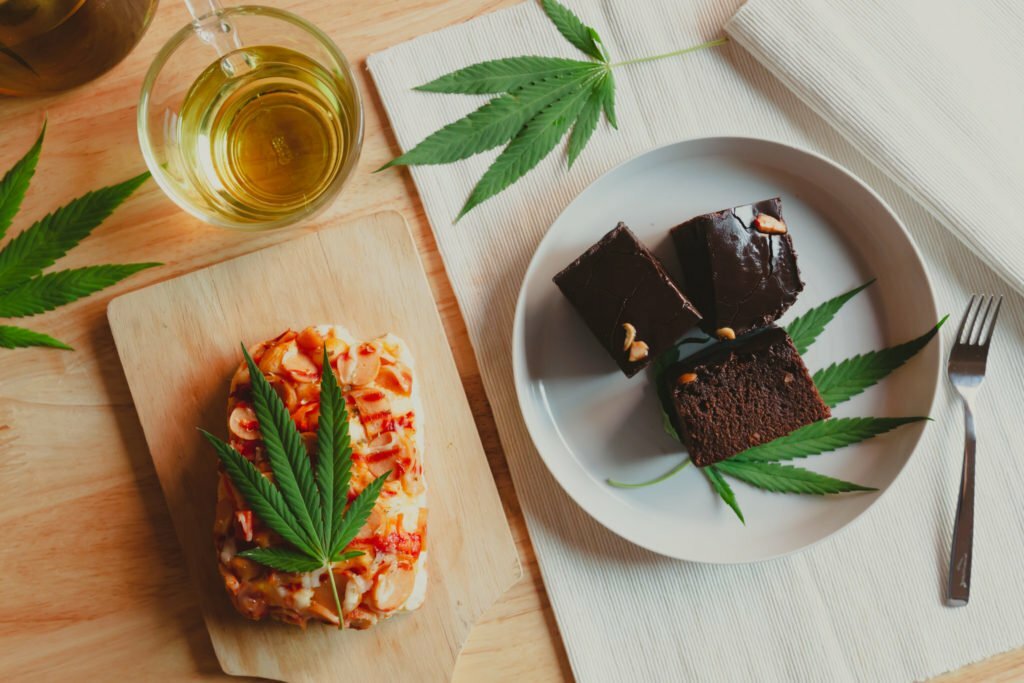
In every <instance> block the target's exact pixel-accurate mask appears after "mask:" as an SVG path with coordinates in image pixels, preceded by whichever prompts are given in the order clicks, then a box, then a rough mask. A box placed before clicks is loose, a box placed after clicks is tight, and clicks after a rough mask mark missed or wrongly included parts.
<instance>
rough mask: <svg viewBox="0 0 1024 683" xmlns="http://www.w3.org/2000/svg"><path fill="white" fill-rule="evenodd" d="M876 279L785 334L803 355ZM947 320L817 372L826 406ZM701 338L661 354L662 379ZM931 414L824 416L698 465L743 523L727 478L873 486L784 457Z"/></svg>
mask: <svg viewBox="0 0 1024 683" xmlns="http://www.w3.org/2000/svg"><path fill="white" fill-rule="evenodd" d="M872 282H874V280H871V281H869V282H867V283H865V284H863V285H861V286H860V287H857V288H855V289H852V290H850V291H848V292H846V293H845V294H841V295H839V296H837V297H835V298H833V299H830V300H828V301H826V302H825V303H823V304H821V305H820V306H817V307H816V308H812V309H811V310H809V311H807V312H806V313H804V314H803V315H801V316H799V317H797V318H795V319H794V320H793V322H791V323H790V324H789V325H788V326H787V328H786V332H787V333H788V334H789V335H790V337H791V338H792V339H793V343H794V345H795V346H796V347H797V349H798V350H799V352H800V353H801V354H803V353H805V352H806V351H807V349H808V348H810V346H811V344H813V343H814V342H815V340H816V339H817V338H818V335H820V334H821V333H822V332H823V331H824V329H825V327H826V326H827V325H828V323H829V322H831V321H832V319H833V318H834V317H835V315H836V313H838V312H839V309H841V308H842V307H843V305H844V304H846V303H847V302H848V301H849V300H850V299H852V298H853V297H854V296H856V295H857V294H858V293H860V292H861V291H863V290H864V289H865V288H867V287H868V286H869V285H870V284H871V283H872ZM945 321H946V318H943V319H942V320H940V321H939V322H938V324H937V325H935V327H933V328H932V329H931V330H929V331H928V332H926V333H925V334H923V335H921V336H920V337H917V338H916V339H913V340H911V341H909V342H906V343H904V344H899V345H897V346H893V347H890V348H887V349H882V350H880V351H872V352H869V353H865V354H861V355H857V356H854V357H853V358H849V359H847V360H845V361H842V362H840V363H833V364H832V365H830V366H829V367H827V368H825V369H824V370H820V371H818V372H817V373H815V374H814V377H813V379H814V383H815V385H816V386H817V388H818V391H819V393H820V394H821V396H822V399H823V400H824V401H825V402H826V403H827V404H828V405H829V406H835V405H837V404H839V403H841V402H842V401H845V400H847V399H849V398H850V397H852V396H854V395H856V394H858V393H860V392H862V391H864V390H865V389H867V388H868V387H870V386H872V385H874V384H876V383H877V382H879V381H880V380H882V379H884V378H885V377H886V376H887V375H888V374H889V373H891V372H892V371H893V370H895V369H896V368H898V367H900V366H901V365H903V364H904V363H906V362H907V361H908V360H909V359H910V358H911V357H913V356H914V355H915V354H916V353H917V352H918V351H920V350H921V349H923V348H924V347H925V346H926V345H927V344H928V342H929V341H930V340H931V339H932V337H934V336H935V334H936V333H937V332H938V330H939V328H940V327H941V326H942V324H943V323H944V322H945ZM703 341H704V340H701V339H687V340H683V342H680V343H679V344H678V345H677V347H676V348H675V349H673V350H670V351H669V352H667V353H666V354H665V355H663V356H662V357H659V358H658V359H657V360H656V361H655V364H654V370H655V373H656V376H657V381H658V383H659V385H660V384H661V375H662V374H663V373H664V372H665V370H666V369H667V368H668V367H670V366H671V365H672V363H673V362H675V361H676V360H678V359H679V358H680V356H681V355H684V351H683V350H682V348H681V347H682V346H684V345H685V344H688V343H693V342H698V343H701V342H703ZM662 412H663V418H664V421H665V431H666V432H668V433H669V434H670V435H671V436H672V437H673V438H675V439H676V440H678V439H679V437H678V435H677V434H676V432H675V429H674V428H673V427H672V424H671V421H669V419H668V413H667V412H665V408H664V406H662ZM927 419H928V418H926V417H849V418H831V419H828V420H821V421H819V422H814V423H812V424H809V425H805V426H803V427H801V428H799V429H796V430H794V431H792V432H791V433H789V434H787V435H785V436H782V437H779V438H778V439H775V440H774V441H770V442H768V443H765V444H761V445H759V446H754V447H752V448H748V449H747V450H745V451H743V452H741V453H737V454H736V455H734V456H732V457H731V458H729V459H727V460H724V461H722V462H718V463H715V464H714V465H710V466H708V467H702V468H700V471H701V473H702V474H703V475H704V476H705V478H706V479H707V480H708V483H709V484H710V485H711V487H712V488H713V489H714V490H715V492H716V493H718V495H719V497H720V498H721V499H722V500H723V502H725V503H726V505H728V506H729V507H730V508H731V509H732V510H733V512H735V513H736V516H737V517H738V518H739V519H740V521H741V522H744V523H746V522H745V520H744V517H743V512H742V510H740V507H739V503H738V501H737V500H736V495H735V493H734V492H733V490H732V488H731V487H730V486H729V483H728V481H727V480H726V479H725V476H729V477H732V478H734V479H738V480H740V481H742V482H745V483H747V484H750V485H751V486H754V487H756V488H761V489H764V490H767V491H772V492H775V493H800V494H811V495H826V494H837V493H849V492H854V491H874V490H875V489H873V488H871V487H868V486H862V485H860V484H855V483H853V482H848V481H843V480H842V479H836V478H834V477H829V476H826V475H823V474H818V473H817V472H812V471H810V470H807V469H804V468H801V467H795V466H792V465H784V464H781V463H782V462H784V461H789V460H794V459H797V458H806V457H809V456H812V455H820V454H821V453H826V452H829V451H834V450H837V449H839V448H843V447H844V446H849V445H852V444H855V443H860V442H862V441H866V440H867V439H871V438H873V437H875V436H878V435H880V434H884V433H886V432H888V431H891V430H893V429H896V428H897V427H901V426H903V425H906V424H910V423H913V422H920V421H921V420H927ZM689 462H690V461H689V459H684V460H683V461H682V462H681V463H679V464H678V465H676V466H675V467H673V468H672V469H671V470H669V471H668V472H666V473H664V474H662V475H660V476H658V477H656V478H654V479H651V480H649V481H644V482H637V483H628V482H621V481H616V480H612V479H609V480H608V484H609V485H611V486H614V487H617V488H642V487H645V486H651V485H654V484H657V483H660V482H663V481H665V480H667V479H670V478H672V477H674V476H675V475H676V474H678V473H679V472H681V471H682V470H683V469H684V468H685V467H686V466H687V465H688V464H689ZM723 475H725V476H723Z"/></svg>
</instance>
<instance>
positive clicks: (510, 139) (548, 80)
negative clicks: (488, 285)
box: [378, 0, 727, 222]
mask: <svg viewBox="0 0 1024 683" xmlns="http://www.w3.org/2000/svg"><path fill="white" fill-rule="evenodd" d="M541 5H542V7H543V8H544V12H545V14H547V16H548V18H549V19H550V20H551V22H552V23H553V24H554V25H555V28H557V29H558V32H559V33H561V34H562V36H563V37H564V38H565V39H566V40H567V41H569V43H571V44H572V45H573V46H574V47H576V48H577V49H578V50H580V52H583V53H584V54H585V55H587V56H588V57H590V61H582V60H575V59H563V58H560V57H537V56H528V57H511V58H508V59H494V60H490V61H486V62H481V63H479V64H474V65H472V66H468V67H466V68H464V69H459V70H457V71H453V72H451V73H449V74H446V75H444V76H441V77H440V78H438V79H436V80H433V81H431V82H430V83H426V84H424V85H421V86H419V87H417V88H416V90H420V91H423V92H432V93H448V94H462V95H491V94H497V95H498V97H495V98H494V99H492V100H491V101H489V102H488V103H487V104H485V105H483V106H482V107H480V108H479V109H477V110H476V111H474V112H472V113H470V114H469V115H467V116H465V117H463V118H461V119H459V120H458V121H455V122H454V123H450V124H448V125H447V126H445V127H444V128H441V129H440V130H438V131H436V132H434V133H432V134H430V135H428V136H427V137H426V138H425V139H424V140H423V141H422V142H420V143H419V144H418V145H416V146H415V147H413V148H412V149H410V150H409V151H408V152H406V153H405V154H403V155H401V156H400V157H398V158H396V159H392V160H391V161H389V162H388V163H387V164H385V165H384V166H382V167H381V168H380V169H378V170H384V169H386V168H390V167H392V166H421V165H429V164H449V163H452V162H454V161H459V160H461V159H466V158H469V157H471V156H473V155H475V154H479V153H481V152H486V151H487V150H491V149H494V148H496V147H500V146H501V145H505V144H506V143H508V144H507V145H506V147H505V149H504V150H502V152H501V154H499V155H498V157H497V158H496V159H495V160H494V162H493V163H492V164H491V166H490V167H489V168H488V169H487V171H486V172H485V173H484V175H483V177H482V178H480V180H479V181H478V182H477V184H476V187H474V188H473V191H472V192H471V193H470V195H469V198H468V199H467V200H466V203H465V205H463V207H462V210H461V211H460V212H459V215H458V216H457V217H456V219H455V220H456V222H457V221H458V220H459V219H460V218H462V217H463V216H464V215H466V214H467V213H468V212H469V211H471V210H472V209H473V208H474V207H476V206H477V205H479V204H480V203H481V202H483V201H485V200H487V199H489V198H491V197H493V196H494V195H496V194H498V193H499V192H501V191H502V190H504V189H506V188H507V187H509V186H510V185H512V183H514V182H516V181H517V180H519V179H520V178H522V177H523V176H524V175H526V173H528V172H529V171H530V170H531V169H532V168H533V167H535V166H536V165H537V164H538V163H540V161H541V159H543V158H544V157H546V156H547V155H548V154H549V153H550V152H551V150H553V149H554V148H555V146H556V145H557V144H558V143H559V141H560V140H562V138H563V137H565V135H566V133H569V131H570V129H572V132H571V133H570V135H569V145H568V149H567V156H568V165H569V167H570V168H572V165H573V163H574V162H575V161H576V159H577V158H579V155H580V153H581V152H582V151H583V148H584V147H586V146H587V143H588V142H589V141H590V138H591V136H592V135H593V134H594V130H595V129H596V128H597V124H598V121H599V120H600V118H601V114H602V113H604V116H605V118H606V119H607V120H608V123H609V124H611V126H612V127H613V128H617V127H618V122H617V120H616V117H615V79H614V77H613V76H612V70H613V69H615V68H617V67H622V66H626V65H629V64H638V63H640V62H649V61H655V60H658V59H665V58H667V57H674V56H676V55H681V54H685V53H687V52H693V51H696V50H700V49H703V48H706V47H712V46H715V45H721V44H722V43H724V42H726V40H727V39H726V38H719V39H717V40H712V41H708V42H706V43H702V44H700V45H696V46H693V47H688V48H685V49H682V50H676V51H674V52H669V53H666V54H662V55H654V56H651V57H641V58H638V59H631V60H628V61H624V62H616V63H612V62H611V61H610V58H609V55H608V51H607V50H606V49H605V47H604V43H602V42H601V38H600V36H598V35H597V31H595V30H594V29H593V28H591V27H590V26H587V25H585V24H584V23H583V22H582V21H580V19H579V18H578V17H577V16H576V15H575V14H573V13H572V11H570V10H569V9H568V8H567V7H565V6H564V5H562V4H560V3H558V2H557V1H556V0H542V2H541Z"/></svg>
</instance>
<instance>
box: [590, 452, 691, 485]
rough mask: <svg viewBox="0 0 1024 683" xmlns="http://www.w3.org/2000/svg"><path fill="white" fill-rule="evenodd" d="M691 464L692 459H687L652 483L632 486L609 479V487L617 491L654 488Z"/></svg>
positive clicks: (646, 482) (640, 483)
mask: <svg viewBox="0 0 1024 683" xmlns="http://www.w3.org/2000/svg"><path fill="white" fill-rule="evenodd" d="M689 464H690V459H689V458H686V459H685V460H683V461H682V462H681V463H679V464H678V465H676V466H675V467H673V468H672V469H670V470H669V471H668V472H666V473H665V474H662V475H659V476H657V477H655V478H654V479H651V480H650V481H642V482H639V483H636V484H630V483H627V482H622V481H616V480H614V479H608V480H607V482H608V485H609V486H614V487H615V488H617V489H640V488H643V487H645V486H652V485H654V484H660V483H661V482H663V481H665V480H666V479H671V478H672V477H674V476H676V475H677V474H679V473H680V472H682V471H683V469H684V468H685V467H686V466H687V465H689Z"/></svg>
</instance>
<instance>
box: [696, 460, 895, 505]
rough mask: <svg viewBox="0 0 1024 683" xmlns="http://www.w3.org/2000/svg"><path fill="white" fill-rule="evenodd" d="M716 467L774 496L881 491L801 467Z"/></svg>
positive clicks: (745, 464) (733, 464) (730, 464)
mask: <svg viewBox="0 0 1024 683" xmlns="http://www.w3.org/2000/svg"><path fill="white" fill-rule="evenodd" d="M715 467H717V468H718V469H719V470H720V471H721V472H723V473H724V474H728V475H729V476H730V477H735V478H736V479H739V480H740V481H745V482H747V483H748V484H751V485H753V486H756V487H757V488H760V489H765V490H767V491H773V492H775V493H804V494H812V495H816V496H823V495H826V494H830V493H849V492H851V491H877V490H878V489H873V488H871V487H870V486H861V485H860V484H854V483H852V482H848V481H843V480H842V479H835V478H833V477H827V476H825V475H824V474H818V473H817V472H811V471H810V470H805V469H803V468H802V467H793V466H792V465H780V464H778V463H774V462H757V463H753V462H733V461H732V460H723V461H722V462H720V463H716V465H715ZM726 502H728V501H726Z"/></svg>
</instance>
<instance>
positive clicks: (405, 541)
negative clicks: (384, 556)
mask: <svg viewBox="0 0 1024 683" xmlns="http://www.w3.org/2000/svg"><path fill="white" fill-rule="evenodd" d="M373 546H374V547H375V548H376V549H377V550H378V551H380V552H382V553H392V554H394V553H402V554H403V555H412V556H413V557H417V556H418V555H419V554H420V551H421V550H422V548H423V539H422V537H420V535H419V534H417V533H407V532H404V531H392V532H391V533H390V534H387V535H385V536H374V538H373Z"/></svg>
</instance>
